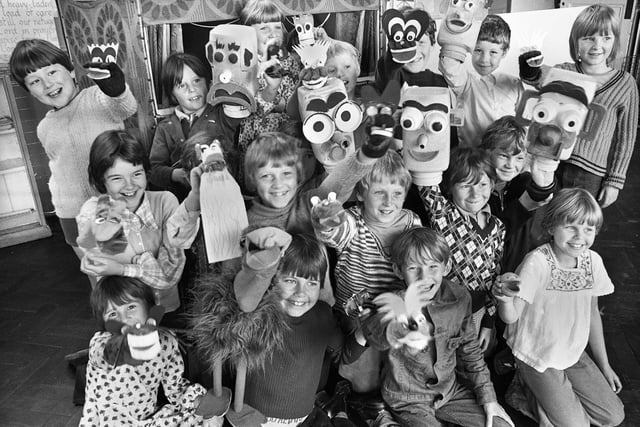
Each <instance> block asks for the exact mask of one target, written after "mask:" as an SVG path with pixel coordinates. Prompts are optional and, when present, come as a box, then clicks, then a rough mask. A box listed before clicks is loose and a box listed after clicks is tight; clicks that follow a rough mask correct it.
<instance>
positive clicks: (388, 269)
mask: <svg viewBox="0 0 640 427" xmlns="http://www.w3.org/2000/svg"><path fill="white" fill-rule="evenodd" d="M410 185H411V174H410V173H409V171H408V170H407V169H406V168H405V166H404V162H403V161H402V157H400V155H399V154H398V153H396V152H395V151H388V152H387V153H386V154H385V155H384V156H383V157H381V158H380V160H378V162H376V164H375V165H374V166H373V169H372V170H371V172H369V173H368V174H367V175H365V176H364V177H363V178H362V179H361V180H360V181H359V182H358V185H357V187H356V194H357V198H358V200H359V201H360V205H359V206H354V207H352V208H350V209H348V210H347V211H346V213H345V212H344V211H342V212H341V213H340V214H339V215H336V216H334V221H332V222H333V223H332V224H330V225H328V224H327V222H326V220H327V219H328V218H327V217H326V216H327V215H329V216H330V215H331V213H330V212H327V211H326V210H324V209H322V208H323V207H327V206H330V205H331V204H337V205H338V207H339V205H341V203H340V202H333V203H332V202H328V201H324V202H322V203H320V204H317V205H316V206H314V208H312V217H313V219H314V221H313V227H314V229H315V231H316V235H317V236H318V238H319V239H320V240H321V241H322V242H324V243H325V244H327V245H328V246H329V247H332V248H335V249H336V251H337V255H338V259H337V263H336V268H335V279H336V293H335V295H336V311H337V312H338V314H339V316H340V319H341V325H342V327H343V330H344V331H345V332H350V331H352V330H353V329H354V328H355V326H356V325H355V323H354V320H353V319H350V318H349V317H348V314H347V313H346V312H345V307H346V304H347V301H348V300H349V299H350V298H351V297H352V296H353V295H354V294H357V293H359V292H361V291H363V290H366V291H367V292H369V294H370V296H371V297H372V298H373V297H376V296H377V295H379V294H381V293H383V292H388V291H392V290H397V280H396V278H395V274H394V272H393V268H392V266H391V258H390V249H391V245H392V244H393V242H394V241H395V239H396V238H397V237H398V235H399V234H400V233H402V232H403V231H405V230H408V229H409V228H413V227H415V226H419V225H422V224H421V222H420V219H419V218H418V216H417V215H416V214H414V213H413V212H411V211H409V210H406V209H402V205H403V203H404V200H405V197H406V195H407V190H408V189H409V186H410ZM323 210H324V211H325V212H327V213H326V214H325V213H324V212H323ZM334 212H335V211H334ZM374 353H375V354H374ZM340 374H341V375H342V376H343V377H344V378H345V379H348V380H349V381H351V383H352V386H353V389H354V391H356V392H359V393H365V392H370V391H373V390H376V389H377V388H378V387H379V376H380V355H379V353H378V352H376V351H375V350H373V349H368V350H367V352H366V354H364V355H363V357H362V358H360V359H358V361H356V362H355V363H354V364H351V365H345V366H341V367H340Z"/></svg>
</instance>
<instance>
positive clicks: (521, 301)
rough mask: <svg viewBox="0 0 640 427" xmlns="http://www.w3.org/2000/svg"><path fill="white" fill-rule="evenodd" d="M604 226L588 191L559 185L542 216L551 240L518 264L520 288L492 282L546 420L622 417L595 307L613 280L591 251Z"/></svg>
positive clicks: (520, 367)
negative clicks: (512, 289) (513, 289)
mask: <svg viewBox="0 0 640 427" xmlns="http://www.w3.org/2000/svg"><path fill="white" fill-rule="evenodd" d="M601 225H602V210H601V208H600V207H599V206H598V204H597V202H596V201H595V199H594V198H593V196H591V194H589V193H588V192H587V191H586V190H583V189H578V188H571V189H562V190H560V191H559V192H558V194H556V196H555V197H554V198H553V199H552V200H551V202H550V203H549V205H548V208H547V210H546V213H545V216H544V219H543V222H542V227H543V230H544V232H545V236H546V237H547V239H548V242H547V243H545V244H544V245H542V246H540V247H538V248H537V249H535V250H533V251H532V252H530V253H529V254H528V255H527V256H526V258H525V260H524V261H523V262H522V264H521V265H520V267H518V270H517V273H518V275H519V276H520V283H519V290H517V291H510V290H508V288H507V287H506V285H504V284H502V283H501V282H500V281H498V282H497V283H496V285H495V287H494V291H493V292H494V295H495V296H496V298H497V299H498V310H499V314H500V317H501V318H502V320H504V322H505V323H507V329H506V331H505V338H506V339H507V343H508V344H509V347H511V349H512V351H513V354H514V355H515V357H516V366H517V371H518V374H519V378H520V379H521V380H522V381H523V383H524V385H526V388H527V389H528V391H530V393H531V394H532V395H533V396H534V397H535V400H536V401H537V404H538V408H539V409H538V417H539V420H540V424H541V425H554V426H568V425H572V426H573V425H583V426H589V425H602V426H605V425H606V426H616V425H618V424H620V423H621V422H622V420H623V418H624V409H623V406H622V402H621V401H620V399H619V398H618V397H617V396H616V393H619V392H620V390H621V389H622V384H621V382H620V378H619V377H618V375H616V373H615V372H614V371H613V369H612V368H611V365H609V360H608V358H607V352H606V349H605V344H604V336H603V332H602V319H601V318H600V311H599V310H598V296H601V295H607V294H610V293H612V292H613V283H611V279H609V277H608V275H607V272H606V270H605V268H604V265H603V263H602V259H601V258H600V256H599V255H598V254H597V253H595V252H593V251H592V250H590V249H589V248H590V247H591V245H592V244H593V241H594V239H595V236H596V234H597V233H598V230H599V229H600V226H601ZM587 343H588V344H589V346H590V348H591V354H592V355H593V360H592V359H591V357H590V356H589V355H588V354H587V353H586V352H585V348H586V346H587ZM594 361H595V363H594ZM533 408H534V412H535V406H534V407H533Z"/></svg>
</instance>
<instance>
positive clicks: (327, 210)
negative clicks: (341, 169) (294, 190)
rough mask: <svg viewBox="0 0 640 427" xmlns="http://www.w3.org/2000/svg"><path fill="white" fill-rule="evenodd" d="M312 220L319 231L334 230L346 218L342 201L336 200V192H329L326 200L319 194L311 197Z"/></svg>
mask: <svg viewBox="0 0 640 427" xmlns="http://www.w3.org/2000/svg"><path fill="white" fill-rule="evenodd" d="M311 220H312V221H313V225H314V228H316V229H317V230H319V231H328V230H332V229H334V228H336V227H337V226H339V225H340V224H342V223H343V222H344V221H345V220H346V217H345V211H344V209H343V208H342V203H340V202H339V201H337V200H336V193H333V192H331V193H329V195H328V196H327V198H326V199H324V200H320V197H318V196H313V197H312V198H311Z"/></svg>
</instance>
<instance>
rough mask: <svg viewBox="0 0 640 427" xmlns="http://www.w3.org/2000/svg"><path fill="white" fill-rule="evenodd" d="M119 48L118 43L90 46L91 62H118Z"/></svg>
mask: <svg viewBox="0 0 640 427" xmlns="http://www.w3.org/2000/svg"><path fill="white" fill-rule="evenodd" d="M118 46H119V44H118V43H107V44H90V45H88V46H87V48H89V57H90V61H89V62H116V59H117V58H118Z"/></svg>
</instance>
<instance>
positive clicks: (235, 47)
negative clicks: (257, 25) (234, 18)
mask: <svg viewBox="0 0 640 427" xmlns="http://www.w3.org/2000/svg"><path fill="white" fill-rule="evenodd" d="M205 49H206V56H207V60H208V61H209V63H210V64H211V71H212V76H213V78H212V84H211V88H210V89H209V93H208V95H207V102H209V103H210V104H211V105H218V104H222V106H223V109H224V113H225V115H227V116H228V117H233V118H244V117H249V116H250V115H251V113H254V112H255V111H256V100H255V95H256V92H257V89H258V56H257V55H258V38H257V35H256V32H255V30H254V29H253V28H252V27H248V26H245V25H235V24H223V25H218V26H217V27H215V28H213V29H212V30H211V31H210V32H209V42H208V43H207V44H206V47H205Z"/></svg>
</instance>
